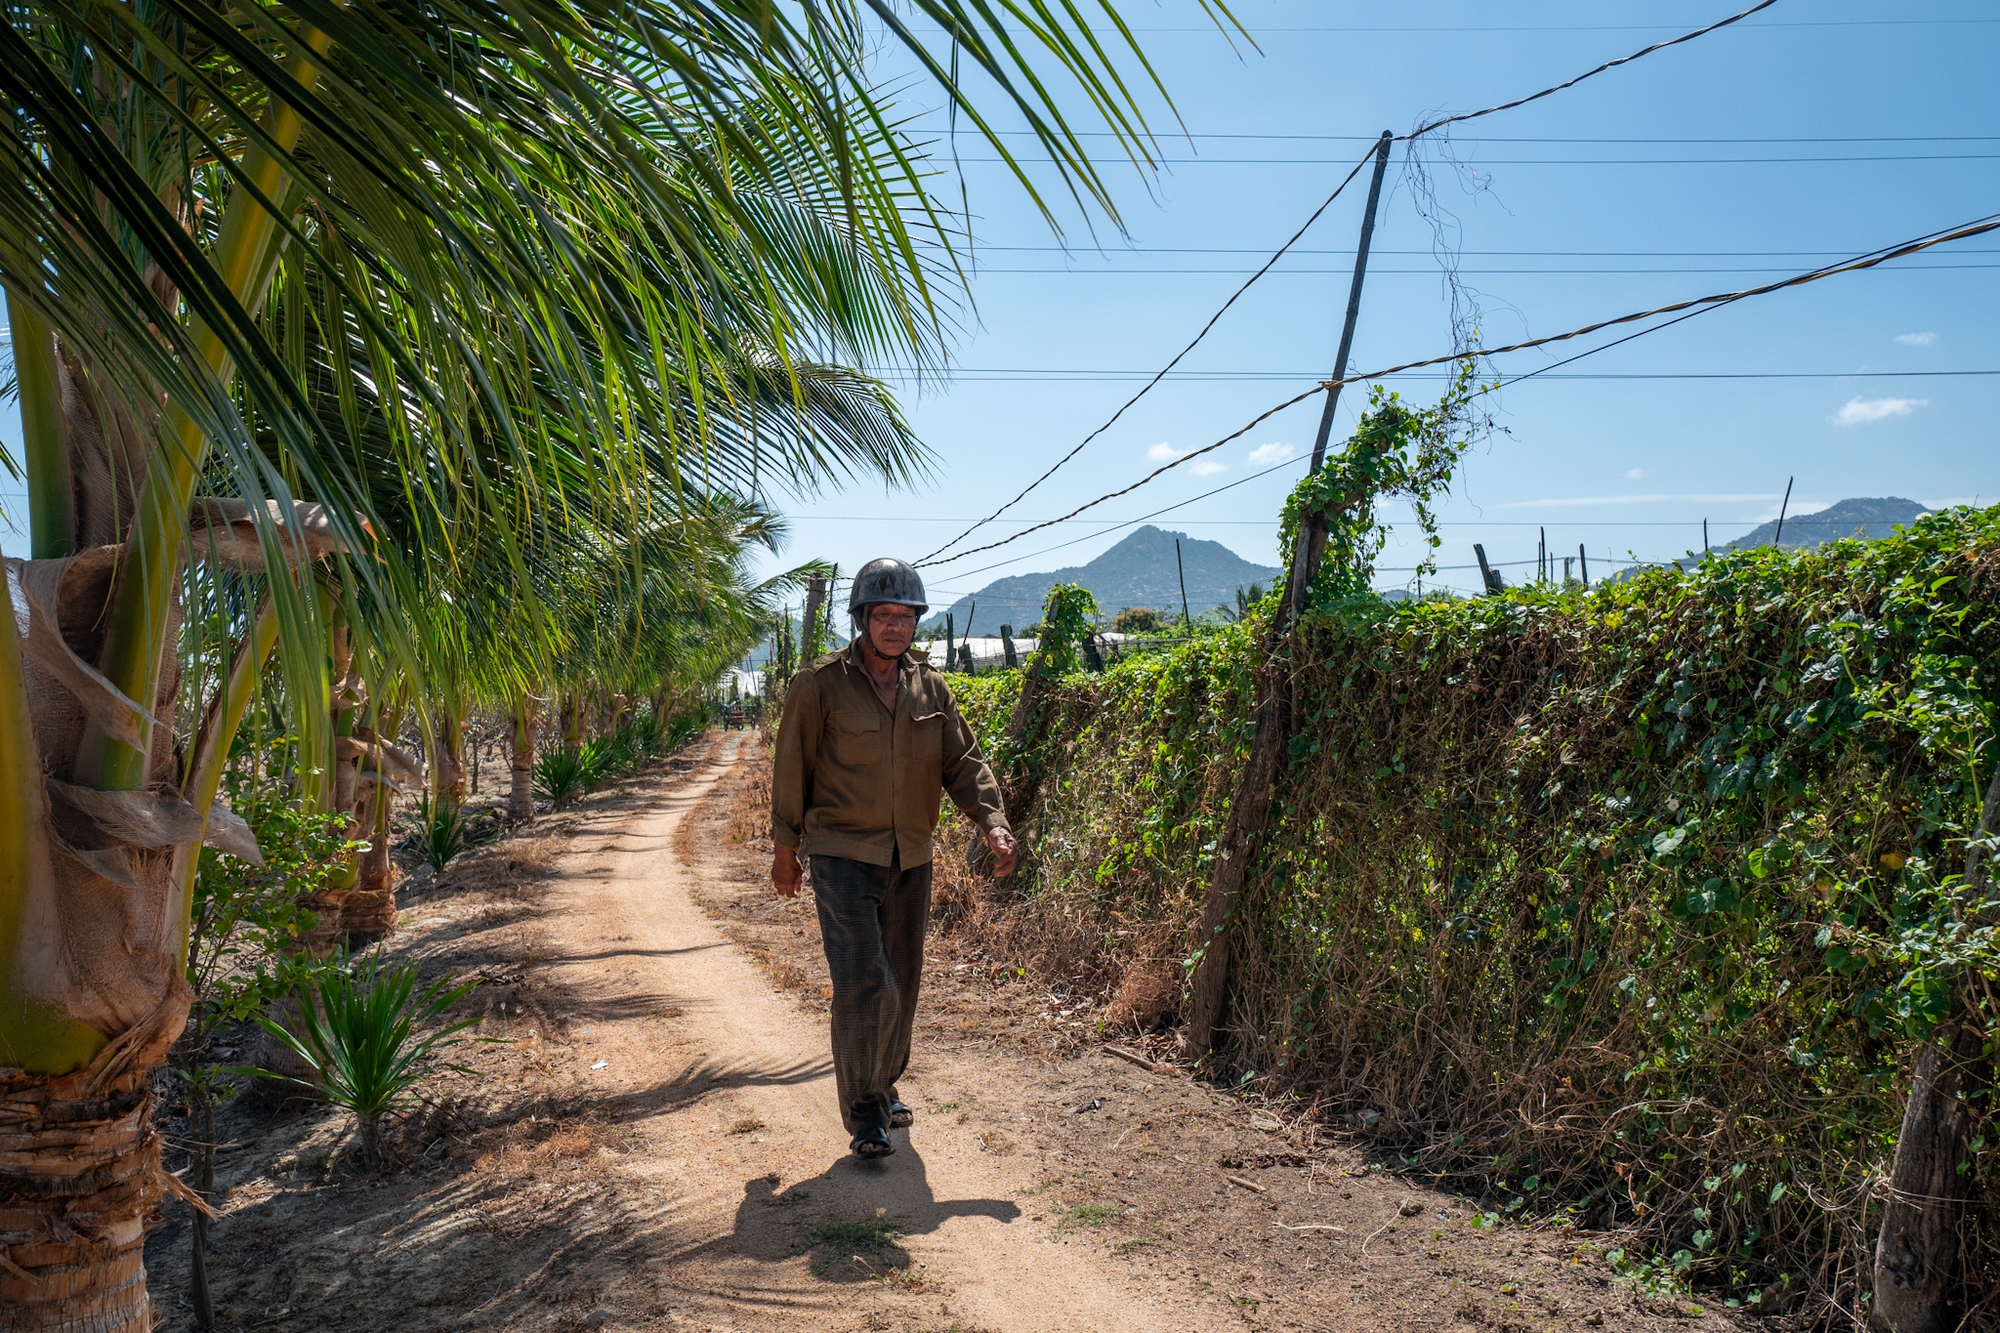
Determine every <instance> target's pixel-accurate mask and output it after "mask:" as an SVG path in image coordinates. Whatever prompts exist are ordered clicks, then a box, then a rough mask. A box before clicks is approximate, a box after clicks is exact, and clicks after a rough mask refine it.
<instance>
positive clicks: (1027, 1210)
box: [541, 735, 1241, 1333]
mask: <svg viewBox="0 0 2000 1333" xmlns="http://www.w3.org/2000/svg"><path fill="white" fill-rule="evenodd" d="M746 740H747V738H746V737H745V736H743V735H737V736H735V737H731V738H728V739H725V740H724V741H722V743H721V744H720V745H719V746H718V750H717V752H716V755H715V760H714V762H713V763H712V764H711V765H710V766H709V768H708V771H707V772H705V773H703V774H701V775H699V776H698V777H697V778H696V779H695V780H694V781H692V782H689V783H687V784H685V785H683V786H681V787H679V788H678V789H676V790H674V791H672V792H671V793H668V794H666V795H665V797H664V798H663V799H662V800H660V801H658V802H657V803H656V804H654V805H652V806H651V807H649V808H647V809H645V810H642V811H640V812H637V813H623V814H620V815H617V816H612V817H608V818H605V819H603V820H602V821H601V822H600V821H598V820H592V821H588V822H587V823H586V825H585V828H584V829H583V830H582V831H581V834H580V836H579V838H578V839H577V842H576V844H575V848H576V850H575V852H574V853H573V855H574V856H575V858H576V860H577V862H578V865H577V867H576V869H575V870H573V871H572V873H570V874H568V875H566V876H565V877H564V879H563V882H562V886H561V887H560V888H559V889H558V890H557V891H556V892H555V893H554V894H553V895H552V897H551V899H550V901H549V904H548V905H549V908H550V909H551V910H550V911H549V912H548V914H547V915H546V916H545V917H544V925H545V927H546V930H547V937H546V941H545V945H544V947H545V950H546V952H545V954H544V957H543V959H542V960H541V962H542V966H543V967H545V968H546V969H547V972H548V974H549V976H550V978H551V980H552V981H555V982H556V983H558V984H559V985H560V986H561V987H562V988H563V989H564V990H565V991H566V992H567V993H568V994H569V995H570V996H571V997H573V1003H574V1006H575V1008H574V1011H573V1013H572V1016H571V1022H572V1024H573V1028H574V1029H578V1030H580V1031H579V1032H578V1035H579V1036H580V1037H581V1038H582V1039H583V1044H582V1046H581V1048H580V1050H581V1054H580V1058H581V1059H583V1060H584V1061H585V1062H586V1063H588V1064H589V1065H590V1067H591V1068H590V1071H589V1073H588V1077H589V1078H590V1079H591V1080H592V1087H593V1088H594V1090H595V1092H596V1095H597V1098H598V1099H599V1100H601V1101H605V1102H612V1103H617V1104H622V1105H624V1106H626V1107H627V1108H629V1109H631V1110H633V1111H635V1112H637V1114H634V1115H632V1116H631V1118H630V1119H628V1121H627V1124H628V1127H629V1129H630V1131H631V1132H632V1134H633V1135H634V1139H633V1141H632V1142H630V1143H629V1145H628V1147H627V1150H626V1152H625V1153H624V1154H623V1155H622V1158H621V1160H620V1162H619V1164H618V1166H617V1168H616V1170H617V1174H618V1175H620V1176H622V1177H625V1178H626V1185H627V1187H626V1188H625V1189H624V1190H621V1193H623V1194H625V1195H626V1198H627V1202H628V1205H629V1206H632V1207H633V1209H634V1212H635V1213H636V1214H637V1215H636V1216H634V1218H633V1221H634V1222H635V1223H637V1224H638V1225H639V1226H640V1227H642V1228H643V1229H644V1230H645V1231H648V1232H652V1233H653V1234H654V1235H655V1236H657V1237H659V1238H660V1244H659V1246H658V1249H657V1250H656V1251H655V1256H656V1258H655V1261H656V1262H657V1263H658V1264H663V1265H665V1266H666V1267H667V1269H668V1270H669V1271H668V1273H667V1274H666V1280H667V1282H668V1284H669V1285H670V1286H671V1287H672V1288H673V1289H675V1291H676V1292H677V1295H678V1299H677V1300H674V1301H672V1302H670V1308H674V1307H677V1308H675V1315H676V1322H677V1324H679V1325H682V1326H692V1327H700V1326H702V1324H703V1322H704V1321H706V1322H707V1323H708V1325H709V1326H712V1327H732V1328H772V1329H776V1328H781V1327H782V1328H787V1329H796V1328H800V1327H804V1328H812V1329H820V1328H848V1327H853V1328H879V1329H887V1328H895V1327H899V1326H900V1327H920V1328H926V1329H930V1328H953V1327H955V1328H960V1329H965V1330H972V1329H978V1330H987V1331H990V1333H1016V1331H1017V1330H1018V1331H1019V1333H1031V1331H1032V1333H1045V1331H1046V1333H1054V1331H1060V1330H1079V1331H1081V1330H1102V1329H1133V1330H1146V1329H1174V1330H1182V1329H1203V1328H1223V1327H1241V1323H1240V1321H1239V1320H1236V1319H1234V1318H1230V1317H1228V1316H1222V1315H1219V1314H1217V1313H1212V1312H1210V1311H1207V1310H1203V1309H1201V1308H1199V1307H1197V1306H1195V1305H1193V1304H1191V1303H1189V1302H1186V1301H1183V1300H1181V1299H1180V1298H1179V1297H1178V1296H1177V1294H1176V1293H1174V1292H1172V1291H1171V1290H1168V1289H1165V1288H1163V1287H1162V1286H1160V1285H1158V1284H1142V1282H1141V1281H1140V1278H1139V1275H1138V1274H1137V1273H1136V1272H1134V1271H1132V1270H1129V1269H1125V1268H1122V1267H1120V1266H1116V1265H1113V1264H1111V1263H1109V1262H1107V1261H1105V1260H1104V1259H1102V1258H1100V1257H1099V1255H1097V1254H1095V1253H1092V1252H1091V1251H1090V1250H1087V1249H1084V1248H1080V1247H1071V1246H1065V1245H1062V1244H1058V1243H1055V1242H1054V1241H1053V1240H1052V1239H1051V1238H1050V1236H1049V1235H1048V1233H1047V1231H1046V1229H1044V1228H1041V1227H1037V1226H1035V1225H1034V1223H1033V1222H1031V1221H1030V1220H1029V1217H1030V1214H1032V1213H1033V1212H1034V1207H1033V1206H1032V1205H1031V1204H1029V1203H1027V1202H1025V1200H1027V1199H1028V1198H1029V1196H1030V1195H1031V1194H1032V1193H1033V1191H1034V1190H1035V1188H1036V1186H1035V1183H1034V1181H1032V1180H1031V1179H1028V1178H1027V1177H1028V1176H1029V1175H1030V1174H1031V1173H1030V1172H1029V1170H1028V1169H1027V1167H1026V1166H1025V1164H1023V1163H1020V1162H1018V1161H1011V1162H1010V1161H1008V1160H1006V1159H996V1158H994V1157H992V1156H990V1155H987V1154H985V1153H982V1152H981V1150H980V1144H979V1140H978V1129H977V1127H976V1126H974V1127H967V1126H965V1125H963V1124H959V1125H953V1124H950V1123H947V1122H946V1119H945V1117H942V1116H939V1117H932V1118H930V1119H929V1120H928V1121H927V1120H926V1119H924V1118H922V1117H920V1118H919V1120H918V1123H917V1125H916V1127H915V1129H914V1130H913V1131H909V1132H904V1131H898V1132H897V1140H898V1151H897V1153H896V1155H895V1156H894V1157H892V1158H890V1159H888V1161H886V1162H884V1163H879V1164H864V1163H861V1162H858V1161H856V1160H854V1159H853V1158H852V1157H850V1156H848V1155H847V1153H846V1135H845V1133H844V1131H843V1130H842V1128H841V1125H840V1121H839V1116H838V1115H837V1113H836V1110H835V1106H834V1094H833V1075H832V1066H831V1063H830V1061H829V1058H828V1049H827V1048H828V1038H827V1034H826V1031H825V1028H824V1026H823V1020H822V1019H818V1018H816V1017H815V1016H814V1015H812V1014H811V1013H809V1012H806V1011H804V1010H802V1009H801V1007H800V1006H799V1005H798V1004H797V1003H796V1002H795V1001H793V1000H791V999H789V998H787V997H785V996H782V995H780V994H778V993H777V992H774V990H773V989H772V986H771V983H770V981H769V980H768V979H767V978H766V977H765V976H764V975H763V974H762V973H761V972H760V971H759V970H758V968H757V967H756V965H755V964H754V963H753V962H752V961H751V960H750V959H749V958H747V957H745V956H744V954H743V953H742V952H741V951H739V950H738V949H737V948H735V947H734V946H733V945H731V944H730V943H729V941H728V940H727V939H726V938H725V937H724V935H723V934H722V932H721V930H720V929H719V928H718V927H717V926H716V925H715V923H714V922H712V921H711V920H710V919H709V918H708V916H707V915H706V914H704V913H703V912H702V911H701V910H700V909H699V907H698V906H697V904H696V903H695V901H694V900H693V898H692V896H691V890H692V889H693V888H694V887H695V886H696V884H697V875H698V873H699V872H698V871H697V870H695V869H693V868H690V867H687V866H684V865H683V864H682V863H681V861H680V859H679V858H678V857H677V856H676V855H675V854H674V852H673V839H674V833H675V831H676V829H677V828H678V827H679V825H680V823H681V821H682V820H684V819H685V818H687V817H688V815H689V814H690V812H691V811H692V810H693V809H694V807H695V805H696V803H697V802H698V801H699V800H700V799H701V798H702V796H704V795H705V794H706V793H707V792H708V791H709V790H710V789H711V788H713V787H714V786H715V785H716V784H717V783H718V782H719V781H721V780H722V779H723V778H724V777H725V776H726V775H727V774H728V773H729V772H730V771H731V770H732V769H733V767H734V766H735V763H736V762H737V760H738V758H739V756H740V755H741V753H742V749H743V746H744V745H745V743H746ZM607 814H608V812H607ZM600 1062H601V1067H599V1065H600ZM937 1063H938V1062H937V1061H935V1060H933V1061H931V1062H930V1064H929V1065H927V1067H926V1076H927V1077H933V1076H937V1075H950V1074H956V1075H957V1076H960V1077H967V1078H970V1079H971V1080H973V1081H974V1082H975V1084H976V1082H977V1079H978V1076H979V1071H978V1070H977V1069H976V1068H972V1067H971V1066H970V1064H969V1062H967V1063H968V1067H967V1068H966V1069H963V1070H949V1069H940V1070H937V1071H936V1073H935V1074H933V1073H932V1072H931V1065H935V1064H937ZM647 1108H650V1109H647ZM647 1248H648V1249H652V1248H654V1247H650V1246H649V1247H647ZM635 1276H636V1275H635ZM659 1276H660V1275H659V1274H658V1273H657V1272H655V1273H653V1274H652V1277H653V1278H654V1279H657V1278H658V1277H659ZM606 1297H607V1299H608V1300H609V1301H610V1302H611V1303H612V1304H613V1305H615V1304H616V1297H617V1291H616V1289H615V1287H614V1288H613V1289H611V1290H607V1292H606ZM612 1318H615V1314H614V1313H613V1312H611V1311H607V1314H606V1322H609V1321H610V1320H611V1319H612ZM1218 1318H1221V1319H1225V1320H1226V1321H1227V1322H1216V1321H1217V1319H1218ZM913 1321H914V1322H913Z"/></svg>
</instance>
